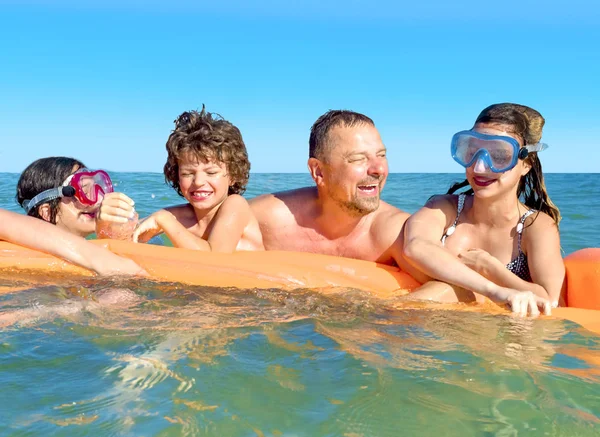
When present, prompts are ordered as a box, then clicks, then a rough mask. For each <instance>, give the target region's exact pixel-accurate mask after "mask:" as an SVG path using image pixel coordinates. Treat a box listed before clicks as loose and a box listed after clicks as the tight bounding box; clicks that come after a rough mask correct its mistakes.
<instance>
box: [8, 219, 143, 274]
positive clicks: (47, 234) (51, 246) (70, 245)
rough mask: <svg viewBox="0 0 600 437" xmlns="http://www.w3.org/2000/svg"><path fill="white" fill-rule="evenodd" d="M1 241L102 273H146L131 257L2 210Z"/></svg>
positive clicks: (44, 223)
mask: <svg viewBox="0 0 600 437" xmlns="http://www.w3.org/2000/svg"><path fill="white" fill-rule="evenodd" d="M0 240H5V241H8V242H11V243H15V244H18V245H20V246H25V247H29V248H31V249H35V250H39V251H41V252H46V253H49V254H51V255H54V256H57V257H59V258H62V259H64V260H66V261H68V262H70V263H73V264H76V265H78V266H81V267H84V268H86V269H88V270H93V271H94V272H96V273H98V274H100V275H147V273H146V272H145V271H144V269H142V268H141V267H140V266H138V265H137V264H136V263H134V262H133V261H132V260H130V259H127V258H123V257H120V256H118V255H115V254H114V253H112V252H111V251H109V250H107V249H105V248H103V247H100V246H96V245H95V244H93V243H90V242H89V241H87V240H85V239H83V238H81V237H78V236H76V235H73V234H70V233H69V232H67V231H65V230H63V229H60V228H58V227H56V226H54V225H51V224H49V223H47V222H45V221H43V220H40V219H36V218H33V217H27V216H24V215H21V214H17V213H14V212H10V211H6V210H2V209H0Z"/></svg>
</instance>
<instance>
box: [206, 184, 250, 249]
mask: <svg viewBox="0 0 600 437" xmlns="http://www.w3.org/2000/svg"><path fill="white" fill-rule="evenodd" d="M251 216H252V211H251V210H250V205H248V201H247V200H246V199H244V198H243V197H242V196H240V195H238V194H232V195H230V196H229V197H227V199H225V202H223V204H222V205H221V207H220V208H219V210H218V211H217V213H216V215H215V218H214V223H213V226H212V229H211V230H210V233H209V234H208V243H209V245H210V247H211V250H212V251H213V252H225V253H231V252H234V251H235V249H236V248H237V246H238V244H239V242H240V240H241V239H242V236H243V235H244V229H246V226H248V223H249V222H250V217H251Z"/></svg>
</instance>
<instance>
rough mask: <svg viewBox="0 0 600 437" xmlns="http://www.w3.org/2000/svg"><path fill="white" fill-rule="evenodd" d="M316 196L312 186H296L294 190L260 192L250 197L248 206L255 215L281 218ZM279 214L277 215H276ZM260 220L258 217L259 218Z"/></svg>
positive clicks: (300, 207)
mask: <svg viewBox="0 0 600 437" xmlns="http://www.w3.org/2000/svg"><path fill="white" fill-rule="evenodd" d="M316 198H317V190H316V188H314V187H304V188H297V189H295V190H288V191H280V192H276V193H269V194H262V195H260V196H257V197H255V198H253V199H250V201H249V203H250V208H252V211H253V213H254V215H256V217H257V218H258V217H272V218H281V216H286V215H289V214H290V213H291V214H293V213H294V211H296V210H301V209H304V208H306V206H308V204H309V203H311V202H314V201H315V200H316ZM277 216H279V217H277ZM259 220H260V219H259Z"/></svg>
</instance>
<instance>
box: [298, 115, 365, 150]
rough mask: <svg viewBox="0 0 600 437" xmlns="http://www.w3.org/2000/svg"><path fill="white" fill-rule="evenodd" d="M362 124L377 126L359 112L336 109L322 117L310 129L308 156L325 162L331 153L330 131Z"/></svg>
mask: <svg viewBox="0 0 600 437" xmlns="http://www.w3.org/2000/svg"><path fill="white" fill-rule="evenodd" d="M360 124H366V125H371V126H375V123H374V122H373V120H371V119H370V118H369V117H367V116H366V115H363V114H359V113H358V112H353V111H346V110H342V109H335V110H330V111H327V112H326V113H325V114H323V115H321V116H320V117H319V118H318V119H317V121H315V123H314V124H313V125H312V127H311V129H310V138H309V140H308V155H309V157H310V158H317V159H319V160H324V158H325V156H326V155H327V154H328V153H329V151H330V146H331V145H330V143H329V140H328V137H329V131H330V130H331V129H333V128H334V127H338V126H345V127H354V126H357V125H360Z"/></svg>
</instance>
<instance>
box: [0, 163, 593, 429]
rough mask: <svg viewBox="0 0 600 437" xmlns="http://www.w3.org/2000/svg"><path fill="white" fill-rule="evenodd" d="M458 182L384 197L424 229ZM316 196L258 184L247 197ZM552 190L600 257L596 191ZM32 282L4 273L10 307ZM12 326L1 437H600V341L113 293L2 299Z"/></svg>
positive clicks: (396, 180) (151, 190)
mask: <svg viewBox="0 0 600 437" xmlns="http://www.w3.org/2000/svg"><path fill="white" fill-rule="evenodd" d="M459 177H460V175H449V174H427V175H419V174H397V175H391V176H390V179H389V182H388V184H387V185H386V188H385V190H384V196H383V197H384V199H385V200H387V201H388V202H390V203H392V204H394V205H396V206H398V207H400V208H402V209H405V210H407V211H409V212H414V211H415V210H416V209H417V208H418V207H419V206H420V205H422V204H423V203H424V202H425V201H426V199H427V198H428V197H429V196H430V195H431V194H435V193H440V192H445V191H446V189H447V188H448V186H449V185H450V183H451V182H452V181H455V180H457V179H458V178H459ZM113 178H114V180H115V182H116V183H117V184H118V189H120V190H122V191H124V192H125V193H127V194H129V195H131V196H132V197H133V198H134V199H135V201H136V206H137V209H138V211H139V212H140V214H141V215H142V216H144V215H146V214H148V213H150V212H151V211H153V210H155V209H157V208H159V207H161V206H164V205H166V204H170V203H173V202H179V199H178V197H177V196H176V195H175V194H174V193H173V192H172V190H171V189H169V188H168V187H166V186H165V185H164V182H163V180H162V177H161V175H158V174H147V173H117V174H114V175H113ZM16 179H17V175H11V174H0V207H2V208H8V209H13V210H17V208H16V205H15V204H14V200H13V198H14V185H15V183H16ZM309 183H310V180H309V178H308V176H307V175H280V174H268V175H266V174H265V175H252V177H251V183H250V185H249V189H248V192H247V196H248V197H252V196H254V195H256V194H259V193H263V192H267V191H275V190H281V189H287V188H293V187H297V186H302V185H305V184H309ZM547 183H548V189H549V192H550V195H551V197H552V198H553V200H554V201H555V203H557V205H558V206H559V207H560V208H561V210H562V213H563V216H564V220H563V222H562V224H561V235H562V244H563V248H564V251H565V254H568V253H571V252H573V251H574V250H577V249H580V248H583V247H591V246H596V247H600V237H599V236H598V230H599V229H600V222H599V220H600V219H598V217H596V216H595V215H594V213H595V212H597V210H598V208H597V207H595V206H594V204H595V202H596V199H597V195H598V193H600V177H599V175H595V174H592V175H585V174H581V175H579V174H577V175H573V174H552V175H549V176H548V181H547ZM19 283H20V278H17V277H14V275H13V276H11V274H10V273H3V274H0V290H2V288H3V287H13V286H15V285H18V284H19ZM82 291H83V292H89V295H92V296H94V298H93V299H89V298H88V299H84V298H82V297H80V295H79V294H81V293H78V292H82ZM84 294H85V293H84ZM115 297H117V298H118V299H119V302H118V303H117V304H113V305H107V304H106V303H105V302H106V301H107V300H110V299H112V300H115ZM7 320H12V321H15V320H16V323H12V322H11V323H8V322H7ZM2 322H4V325H5V326H4V327H2V328H1V330H0V387H2V396H1V397H0V435H3V436H4V435H8V436H25V435H58V436H84V435H93V436H97V435H107V436H108V435H125V436H179V435H190V436H192V435H209V436H347V437H359V436H364V437H366V436H397V435H410V436H412V435H414V436H430V435H435V434H438V435H443V436H454V435H456V436H465V435H482V436H516V435H540V436H545V435H548V436H573V435H579V436H595V435H598V433H599V432H600V365H599V364H598V363H599V360H598V358H599V357H600V337H598V336H596V335H594V334H591V333H589V332H588V331H586V330H584V329H582V328H580V327H579V326H577V325H575V324H573V323H570V322H563V321H556V320H548V319H545V320H517V319H513V318H511V317H505V316H491V315H485V314H478V313H465V312H456V311H434V310H431V309H428V310H426V309H406V310H403V311H399V310H394V309H392V307H391V305H389V302H382V301H378V300H375V299H373V298H369V297H367V296H365V295H364V294H362V293H360V292H357V291H353V290H348V291H347V292H345V293H342V294H340V295H336V296H329V297H324V296H322V295H320V294H318V293H316V292H314V291H310V290H298V291H295V292H282V291H277V290H223V289H212V288H206V287H190V286H183V285H181V284H156V283H152V282H149V281H131V282H118V283H116V282H111V281H106V280H86V281H85V282H78V283H75V282H71V283H69V282H64V283H60V284H56V285H53V286H46V287H40V288H33V289H24V290H22V291H19V292H13V293H5V294H0V323H2Z"/></svg>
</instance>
